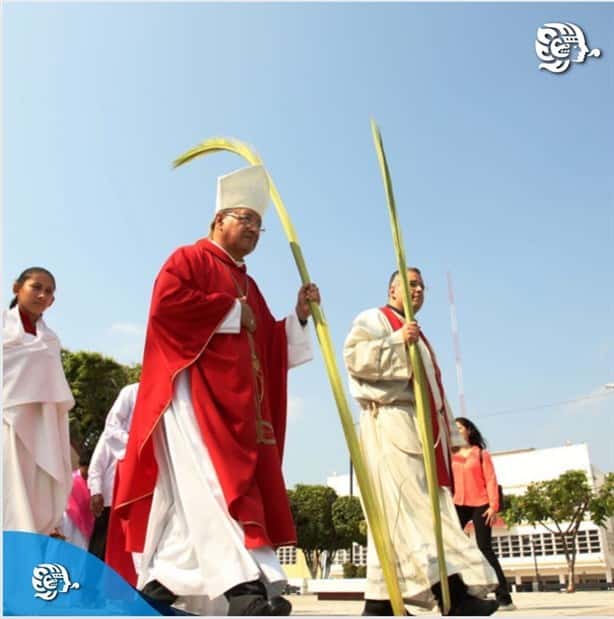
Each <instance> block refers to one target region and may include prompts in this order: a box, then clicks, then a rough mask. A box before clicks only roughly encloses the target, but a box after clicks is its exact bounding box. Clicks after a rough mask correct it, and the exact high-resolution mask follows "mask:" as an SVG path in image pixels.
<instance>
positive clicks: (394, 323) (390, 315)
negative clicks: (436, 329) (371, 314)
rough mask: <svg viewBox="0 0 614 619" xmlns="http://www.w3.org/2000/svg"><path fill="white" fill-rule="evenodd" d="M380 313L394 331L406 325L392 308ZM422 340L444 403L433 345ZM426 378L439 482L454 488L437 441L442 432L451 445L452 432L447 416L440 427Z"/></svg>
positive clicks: (441, 448) (382, 309) (422, 338)
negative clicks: (428, 354) (429, 357)
mask: <svg viewBox="0 0 614 619" xmlns="http://www.w3.org/2000/svg"><path fill="white" fill-rule="evenodd" d="M380 311H381V312H382V314H384V316H386V318H387V319H388V322H389V323H390V326H391V327H392V330H393V331H398V330H399V329H400V328H401V327H402V326H403V325H404V324H405V321H404V319H403V317H402V316H400V315H399V314H397V312H396V311H395V310H393V309H392V308H391V307H389V306H385V307H381V308H380ZM420 339H421V340H422V341H423V342H424V344H425V346H426V347H427V349H428V351H429V353H430V356H431V361H432V363H433V367H434V368H435V378H436V380H437V388H438V389H439V394H440V396H441V401H442V402H444V401H445V392H444V389H443V383H442V380H441V371H440V369H439V366H438V365H437V361H436V359H435V354H434V352H433V349H432V348H431V345H430V344H429V341H428V340H427V339H426V337H425V336H424V334H423V333H422V331H420ZM424 378H425V379H426V380H425V382H426V386H427V391H428V394H429V409H430V411H431V424H432V426H433V438H434V439H435V440H436V445H435V460H436V463H437V480H438V481H439V485H440V486H448V487H449V488H452V487H453V484H452V471H451V469H450V465H449V464H448V463H447V462H446V458H445V456H444V453H443V447H442V442H441V440H440V441H437V439H436V437H438V436H439V433H440V432H445V433H446V434H447V438H448V441H447V444H448V445H449V444H450V430H449V428H448V422H447V415H444V419H445V423H444V427H443V428H440V427H439V413H438V411H436V410H435V398H434V397H433V391H432V390H431V383H430V382H429V380H428V379H427V377H426V374H425V377H424ZM450 461H451V455H450V454H448V462H450Z"/></svg>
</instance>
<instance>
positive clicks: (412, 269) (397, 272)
mask: <svg viewBox="0 0 614 619" xmlns="http://www.w3.org/2000/svg"><path fill="white" fill-rule="evenodd" d="M407 270H408V271H414V272H416V273H418V275H419V276H420V277H422V271H420V269H419V268H418V267H407ZM398 274H399V269H397V270H396V271H395V272H394V273H393V274H392V275H391V276H390V279H389V280H388V290H390V286H392V282H393V281H394V279H395V277H396V276H397V275H398Z"/></svg>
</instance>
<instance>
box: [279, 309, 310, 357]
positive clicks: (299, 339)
mask: <svg viewBox="0 0 614 619" xmlns="http://www.w3.org/2000/svg"><path fill="white" fill-rule="evenodd" d="M285 326H286V338H287V340H288V367H289V368H295V367H296V366H297V365H301V364H303V363H307V361H311V359H313V349H312V348H311V337H310V336H309V329H308V328H307V325H305V326H304V327H303V326H302V325H301V323H300V322H299V319H298V316H297V315H296V312H290V314H288V316H287V317H286V323H285Z"/></svg>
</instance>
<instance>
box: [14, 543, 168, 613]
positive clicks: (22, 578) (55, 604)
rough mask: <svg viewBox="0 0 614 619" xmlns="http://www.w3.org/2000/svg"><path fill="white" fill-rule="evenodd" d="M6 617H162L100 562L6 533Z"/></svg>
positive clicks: (64, 547) (73, 550) (63, 545)
mask: <svg viewBox="0 0 614 619" xmlns="http://www.w3.org/2000/svg"><path fill="white" fill-rule="evenodd" d="M2 541H3V562H2V564H3V570H2V571H3V577H4V582H3V614H4V615H64V616H75V615H79V616H82V615H92V616H95V615H106V616H108V615H130V616H134V615H137V616H138V615H141V616H154V615H158V616H159V614H160V613H158V612H157V611H156V610H154V609H153V608H152V607H151V606H150V605H149V604H147V603H146V602H145V601H144V600H143V598H142V597H141V596H140V595H139V593H138V592H137V591H136V589H134V588H133V587H131V586H130V585H129V584H128V583H127V582H126V581H125V580H124V579H123V578H122V577H121V576H120V575H119V574H118V573H117V572H115V570H113V569H111V568H110V567H109V566H108V565H106V564H105V563H103V562H102V561H100V559H98V557H95V556H94V555H92V554H90V553H89V552H86V551H85V550H82V549H81V548H78V547H77V546H73V545H72V544H69V543H68V542H64V541H60V540H58V539H54V538H51V537H48V536H46V535H37V534H36V533H23V532H17V531H4V532H3V534H2Z"/></svg>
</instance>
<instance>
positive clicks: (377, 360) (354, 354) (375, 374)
mask: <svg viewBox="0 0 614 619" xmlns="http://www.w3.org/2000/svg"><path fill="white" fill-rule="evenodd" d="M372 314H373V313H372V312H363V313H362V314H360V315H359V316H357V318H356V319H355V320H354V323H353V324H352V329H351V330H350V333H349V335H348V336H347V338H346V340H345V345H344V347H343V358H344V360H345V365H346V367H347V369H348V372H349V373H350V374H351V375H352V376H354V377H356V378H361V379H364V380H367V381H380V380H407V379H408V378H409V377H411V365H410V364H409V363H408V360H407V353H406V352H405V342H404V341H403V335H402V332H401V331H400V330H399V331H394V332H393V333H388V334H387V333H385V332H382V327H381V324H379V323H378V322H377V321H375V320H374V317H373V315H372Z"/></svg>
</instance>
